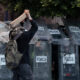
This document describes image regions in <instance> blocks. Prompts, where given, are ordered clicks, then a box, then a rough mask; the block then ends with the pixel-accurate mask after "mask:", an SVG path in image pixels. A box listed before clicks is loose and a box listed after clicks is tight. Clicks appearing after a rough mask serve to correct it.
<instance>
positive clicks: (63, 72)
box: [59, 42, 78, 80]
mask: <svg viewBox="0 0 80 80" xmlns="http://www.w3.org/2000/svg"><path fill="white" fill-rule="evenodd" d="M66 43H67V42H66ZM77 57H78V54H77V46H75V45H74V44H71V43H70V44H69V45H65V44H63V45H61V47H60V55H59V66H60V69H59V70H60V71H59V80H78V60H77Z"/></svg>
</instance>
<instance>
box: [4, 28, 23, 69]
mask: <svg viewBox="0 0 80 80" xmlns="http://www.w3.org/2000/svg"><path fill="white" fill-rule="evenodd" d="M23 31H24V29H22V28H18V29H16V28H15V29H13V30H11V31H10V34H9V38H10V39H9V41H8V43H7V46H6V53H5V59H6V66H7V67H8V68H9V69H14V68H16V67H17V66H18V65H19V63H20V60H21V58H22V56H23V54H21V53H20V52H19V51H18V47H17V42H16V39H17V38H18V37H20V36H21V34H22V33H23Z"/></svg>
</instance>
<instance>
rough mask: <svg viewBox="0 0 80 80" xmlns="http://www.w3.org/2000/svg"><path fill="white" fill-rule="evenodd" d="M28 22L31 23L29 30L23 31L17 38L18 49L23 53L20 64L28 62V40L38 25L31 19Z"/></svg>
mask: <svg viewBox="0 0 80 80" xmlns="http://www.w3.org/2000/svg"><path fill="white" fill-rule="evenodd" d="M30 23H31V25H32V26H31V29H30V30H29V31H24V32H23V33H22V35H21V36H20V37H19V38H18V39H17V45H18V50H19V51H20V52H21V53H22V54H23V57H22V59H21V61H20V64H30V57H29V42H30V40H31V39H32V37H33V36H34V34H35V33H36V31H37V29H38V26H37V24H36V22H35V21H34V20H31V21H30Z"/></svg>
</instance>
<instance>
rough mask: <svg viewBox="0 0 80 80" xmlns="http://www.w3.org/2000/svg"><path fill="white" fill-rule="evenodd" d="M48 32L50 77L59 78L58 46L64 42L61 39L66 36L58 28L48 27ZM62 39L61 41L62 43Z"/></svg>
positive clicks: (56, 79)
mask: <svg viewBox="0 0 80 80" xmlns="http://www.w3.org/2000/svg"><path fill="white" fill-rule="evenodd" d="M49 32H50V34H51V35H52V43H51V47H52V79H53V80H59V76H60V74H62V73H60V72H59V71H60V70H61V68H60V65H59V64H60V63H61V62H60V55H61V54H60V48H61V46H62V45H63V44H65V42H64V41H65V40H63V39H64V38H65V37H66V36H65V35H64V34H62V33H61V31H60V30H59V29H49ZM62 41H63V43H62Z"/></svg>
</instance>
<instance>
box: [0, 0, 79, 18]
mask: <svg viewBox="0 0 80 80" xmlns="http://www.w3.org/2000/svg"><path fill="white" fill-rule="evenodd" d="M0 1H1V2H2V3H3V4H4V5H6V6H7V9H10V10H11V11H15V12H17V14H18V15H20V14H21V13H22V12H23V10H24V9H30V11H31V14H32V16H34V17H39V16H55V15H57V16H63V15H69V16H79V14H80V13H79V10H80V0H0Z"/></svg>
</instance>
